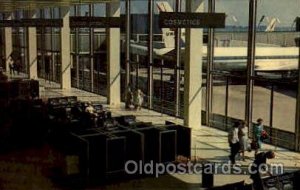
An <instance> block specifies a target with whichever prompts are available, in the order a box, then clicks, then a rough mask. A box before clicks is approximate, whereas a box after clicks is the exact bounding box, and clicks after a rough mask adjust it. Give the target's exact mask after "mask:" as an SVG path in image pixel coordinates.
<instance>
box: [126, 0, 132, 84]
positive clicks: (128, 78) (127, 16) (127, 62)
mask: <svg viewBox="0 0 300 190" xmlns="http://www.w3.org/2000/svg"><path fill="white" fill-rule="evenodd" d="M130 21H131V20H130V0H126V50H125V51H126V60H125V61H126V63H125V64H126V69H125V75H126V79H125V87H127V86H128V85H129V84H130V27H131V25H130V23H131V22H130Z"/></svg>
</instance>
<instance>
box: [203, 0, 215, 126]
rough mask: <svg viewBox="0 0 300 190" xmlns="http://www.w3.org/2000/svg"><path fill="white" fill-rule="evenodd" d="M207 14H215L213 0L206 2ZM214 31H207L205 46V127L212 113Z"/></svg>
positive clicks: (208, 124) (212, 29)
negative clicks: (206, 43)
mask: <svg viewBox="0 0 300 190" xmlns="http://www.w3.org/2000/svg"><path fill="white" fill-rule="evenodd" d="M208 12H209V13H214V12H215V0H209V1H208ZM214 39H215V30H214V28H209V29H208V45H207V65H206V119H205V120H206V125H207V126H210V116H211V112H212V93H213V76H212V72H211V71H212V70H213V62H214V49H215V48H214V47H215V43H214Z"/></svg>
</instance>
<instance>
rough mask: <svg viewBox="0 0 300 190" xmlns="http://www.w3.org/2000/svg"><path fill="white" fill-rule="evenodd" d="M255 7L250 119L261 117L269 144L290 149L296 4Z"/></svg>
mask: <svg viewBox="0 0 300 190" xmlns="http://www.w3.org/2000/svg"><path fill="white" fill-rule="evenodd" d="M257 7H258V10H257V22H258V23H257V33H256V35H257V39H256V57H255V73H254V76H253V82H254V87H253V118H252V121H253V122H254V123H255V122H256V120H257V118H262V119H263V120H264V125H265V129H266V130H267V131H268V132H269V134H270V137H271V138H270V139H269V143H272V144H274V145H276V146H277V145H279V146H283V147H286V148H290V149H294V147H295V144H294V142H295V140H292V139H295V119H296V98H297V93H298V91H297V86H298V56H299V55H298V48H297V47H296V43H295V40H294V39H295V38H296V37H297V33H296V32H295V27H294V26H295V24H294V21H295V18H296V17H297V16H299V15H298V13H299V11H298V10H299V8H300V4H299V1H297V0H291V1H288V2H281V1H276V0H272V1H268V0H262V1H258V6H257ZM283 10H286V11H283ZM275 13H276V14H275Z"/></svg>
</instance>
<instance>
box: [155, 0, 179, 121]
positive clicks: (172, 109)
mask: <svg viewBox="0 0 300 190" xmlns="http://www.w3.org/2000/svg"><path fill="white" fill-rule="evenodd" d="M164 2H166V4H165V5H164V4H163V3H164ZM181 6H182V3H180V5H179V7H181ZM163 7H164V8H165V10H164V9H163ZM161 11H164V12H165V11H166V12H171V11H173V12H175V11H176V0H170V1H160V0H155V1H154V24H153V33H154V36H153V41H154V42H153V48H154V52H155V50H158V49H162V48H172V49H173V50H172V51H171V52H169V53H167V54H165V55H161V56H160V55H158V54H155V53H154V62H153V63H154V64H153V109H154V110H157V111H160V112H162V113H167V114H170V115H178V116H179V106H176V103H177V102H176V95H177V96H178V97H179V99H178V101H179V102H178V105H179V104H180V93H182V92H183V91H182V90H180V88H179V89H177V88H176V84H177V77H176V76H177V75H176V72H177V71H178V73H179V72H180V69H182V68H183V61H182V59H181V58H179V60H178V64H179V65H180V66H179V67H178V68H177V67H176V64H177V61H176V50H175V33H176V31H175V30H172V29H170V28H160V27H159V24H158V17H159V14H160V12H161ZM178 11H179V12H180V11H181V8H180V9H179V10H178ZM181 40H182V39H181V38H180V41H181ZM181 54H182V52H180V56H179V57H181ZM176 68H177V69H176ZM179 75H180V73H179ZM182 80H183V76H182ZM181 85H183V83H182V84H181ZM179 87H180V86H179ZM176 91H177V93H176ZM182 100H183V99H182ZM176 109H177V113H176Z"/></svg>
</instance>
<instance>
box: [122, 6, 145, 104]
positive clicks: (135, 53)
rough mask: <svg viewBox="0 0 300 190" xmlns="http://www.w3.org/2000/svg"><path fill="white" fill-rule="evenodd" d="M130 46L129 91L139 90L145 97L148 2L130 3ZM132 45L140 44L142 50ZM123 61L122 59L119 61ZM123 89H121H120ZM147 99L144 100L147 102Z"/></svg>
mask: <svg viewBox="0 0 300 190" xmlns="http://www.w3.org/2000/svg"><path fill="white" fill-rule="evenodd" d="M130 5H131V6H130V14H131V29H130V30H131V42H130V43H131V45H130V52H131V55H130V64H131V65H130V67H131V71H130V81H131V90H133V91H136V90H137V89H140V90H141V91H142V92H143V93H144V94H145V95H147V94H148V78H149V76H148V47H147V37H148V35H147V34H148V31H147V28H148V26H149V23H148V0H141V1H131V2H130ZM134 44H136V45H137V44H141V46H142V47H143V50H141V51H139V50H138V49H137V48H134ZM121 60H123V59H121ZM122 88H123V87H122ZM147 99H148V98H145V102H147Z"/></svg>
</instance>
